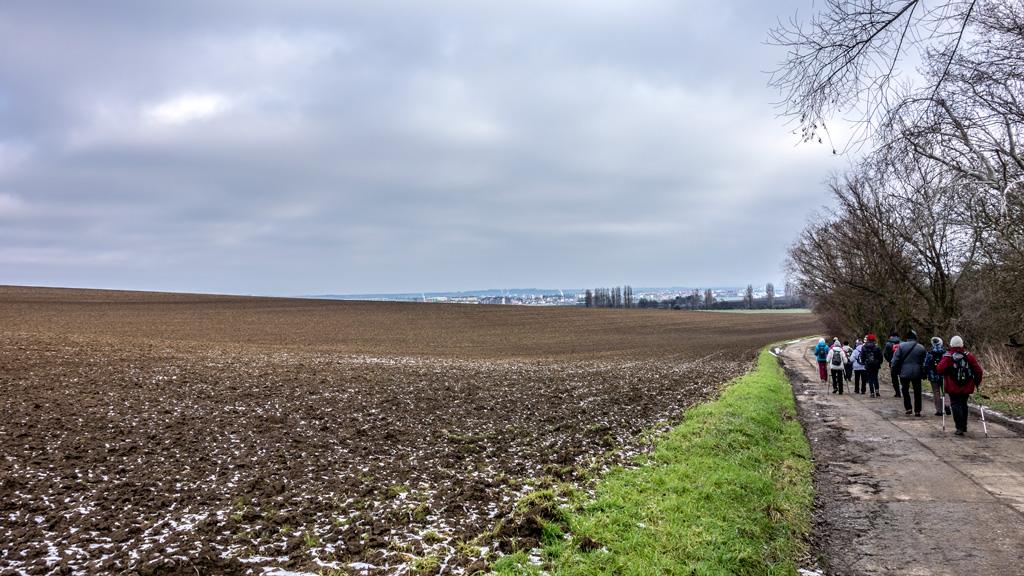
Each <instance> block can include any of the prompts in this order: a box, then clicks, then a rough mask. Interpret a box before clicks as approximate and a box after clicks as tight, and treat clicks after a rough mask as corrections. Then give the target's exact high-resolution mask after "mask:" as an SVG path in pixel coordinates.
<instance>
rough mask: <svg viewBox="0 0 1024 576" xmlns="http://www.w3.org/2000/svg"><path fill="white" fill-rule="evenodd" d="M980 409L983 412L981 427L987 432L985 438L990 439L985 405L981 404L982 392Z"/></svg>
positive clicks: (979, 397) (979, 403) (979, 399)
mask: <svg viewBox="0 0 1024 576" xmlns="http://www.w3.org/2000/svg"><path fill="white" fill-rule="evenodd" d="M978 409H979V410H981V427H982V428H983V429H984V430H985V438H988V424H985V405H984V404H982V403H981V392H978Z"/></svg>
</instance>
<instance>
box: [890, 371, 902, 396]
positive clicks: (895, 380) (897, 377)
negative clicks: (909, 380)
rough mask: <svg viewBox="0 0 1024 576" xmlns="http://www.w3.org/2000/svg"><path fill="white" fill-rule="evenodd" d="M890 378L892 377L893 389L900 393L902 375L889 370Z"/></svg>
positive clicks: (897, 393)
mask: <svg viewBox="0 0 1024 576" xmlns="http://www.w3.org/2000/svg"><path fill="white" fill-rule="evenodd" d="M889 378H891V379H892V389H893V391H894V392H896V395H897V396H899V395H900V375H899V374H897V373H895V372H893V371H892V370H889Z"/></svg>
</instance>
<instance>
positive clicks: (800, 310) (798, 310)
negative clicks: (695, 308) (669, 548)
mask: <svg viewBox="0 0 1024 576" xmlns="http://www.w3.org/2000/svg"><path fill="white" fill-rule="evenodd" d="M703 312H720V313H723V314H810V313H812V312H813V310H811V309H810V308H780V309H773V310H768V309H763V310H703Z"/></svg>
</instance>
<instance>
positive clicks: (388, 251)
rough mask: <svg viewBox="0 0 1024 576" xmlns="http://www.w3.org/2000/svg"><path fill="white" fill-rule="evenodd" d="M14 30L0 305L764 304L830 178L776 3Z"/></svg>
mask: <svg viewBox="0 0 1024 576" xmlns="http://www.w3.org/2000/svg"><path fill="white" fill-rule="evenodd" d="M210 4H211V3H208V2H175V3H160V4H157V5H152V3H136V2H127V1H123V2H114V1H109V2H100V3H89V5H88V6H86V5H83V4H80V3H72V2H67V3H63V4H61V3H16V4H14V5H10V4H8V5H6V6H5V7H4V9H3V12H4V17H3V18H0V269H2V270H3V271H4V272H3V274H2V277H0V283H14V284H43V285H63V286H94V287H111V288H138V289H154V290H181V291H197V292H231V293H264V294H311V293H324V292H332V293H357V292H386V291H416V290H426V291H431V290H459V289H471V288H486V287H499V286H527V285H529V286H550V287H560V286H565V287H568V286H593V285H601V284H612V283H631V284H633V285H669V284H693V285H709V284H729V283H732V284H736V283H743V284H745V283H747V282H754V283H759V282H765V281H776V282H777V281H779V279H780V274H779V269H778V268H779V263H780V261H781V259H782V256H783V251H784V248H785V246H786V245H787V244H788V243H789V241H790V240H791V238H792V236H793V235H794V234H795V233H796V232H797V230H799V228H800V227H801V226H802V225H803V222H804V218H805V216H806V214H808V213H809V212H810V211H812V210H814V209H815V208H816V207H818V206H819V205H820V204H821V203H822V201H823V200H822V198H821V191H820V186H819V185H818V183H819V182H820V181H821V180H822V179H824V177H825V173H826V170H827V169H828V168H829V167H836V166H837V160H836V159H834V158H831V157H829V156H828V155H827V154H826V151H825V150H823V149H821V148H820V147H797V148H795V147H794V146H793V145H794V144H795V139H794V138H793V137H792V136H791V135H789V134H787V133H786V131H785V129H784V128H783V127H782V126H781V124H780V122H779V121H778V120H777V119H776V118H775V117H774V110H773V109H772V107H771V105H770V103H769V101H770V100H771V99H772V97H773V94H771V93H770V92H768V91H767V90H766V89H765V88H764V84H765V82H766V77H765V75H764V74H762V73H761V72H762V71H763V70H766V69H769V68H770V67H771V66H772V65H773V63H774V61H775V60H778V59H779V58H780V57H781V56H782V55H781V54H778V53H776V52H775V51H774V50H773V49H770V48H767V47H765V46H763V45H762V40H763V39H764V37H765V35H766V30H767V28H768V27H769V26H771V25H772V24H773V23H774V21H775V16H776V15H785V14H786V13H787V12H788V11H791V10H792V7H791V6H789V5H788V4H786V3H782V2H778V3H777V4H776V5H773V4H772V3H756V4H755V5H754V6H745V5H744V4H745V3H741V2H739V1H738V0H735V1H732V2H722V3H716V4H714V5H711V4H709V3H703V2H665V1H658V2H650V3H644V4H643V5H642V6H636V5H635V3H628V2H619V1H599V2H582V1H569V2H562V3H558V4H556V5H552V4H550V3H541V2H516V3H507V5H505V4H493V3H470V2H444V1H435V2H397V1H394V2H379V3H378V2H375V3H337V2H314V1H305V2H270V1H259V2H249V1H247V2H217V3H212V4H213V5H212V6H211V5H210Z"/></svg>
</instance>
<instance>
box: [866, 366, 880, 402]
mask: <svg viewBox="0 0 1024 576" xmlns="http://www.w3.org/2000/svg"><path fill="white" fill-rule="evenodd" d="M868 388H870V389H871V397H872V398H874V397H875V396H876V395H881V394H882V390H881V389H879V388H878V367H877V366H868Z"/></svg>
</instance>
